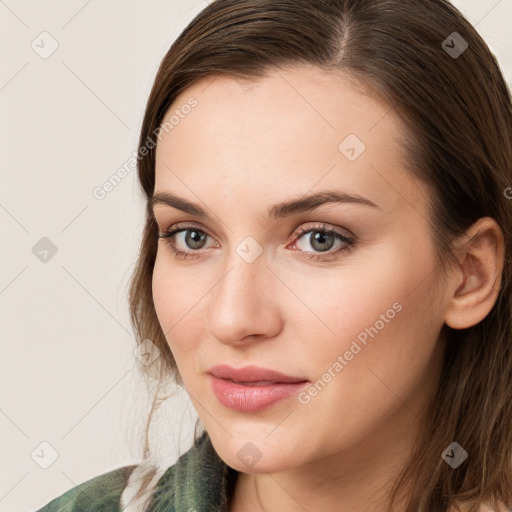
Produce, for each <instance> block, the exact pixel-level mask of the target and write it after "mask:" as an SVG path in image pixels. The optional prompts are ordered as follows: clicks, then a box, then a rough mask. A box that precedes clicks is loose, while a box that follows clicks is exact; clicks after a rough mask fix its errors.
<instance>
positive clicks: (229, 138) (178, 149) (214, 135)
mask: <svg viewBox="0 0 512 512" xmlns="http://www.w3.org/2000/svg"><path fill="white" fill-rule="evenodd" d="M191 100H194V102H195V106H194V108H193V109H189V108H186V109H185V108H183V106H184V105H187V104H190V102H191ZM181 108H183V111H181V112H180V109H181ZM185 112H187V113H185ZM176 114H178V117H179V122H178V123H177V124H173V128H172V130H170V131H169V132H168V133H164V132H162V139H161V140H160V142H159V143H158V145H157V152H156V186H155V190H156V191H160V190H173V191H178V192H182V194H181V195H185V194H186V195H187V197H189V198H190V199H192V196H191V195H190V192H191V190H192V191H193V192H194V193H195V194H196V195H198V196H201V195H206V196H210V197H211V194H212V193H215V194H216V197H217V198H219V199H220V198H222V197H229V196H231V197H233V196H237V195H240V194H245V196H250V198H249V197H245V198H244V200H245V201H250V200H254V202H256V201H260V200H261V198H267V199H268V202H269V203H270V202H277V201H279V200H282V199H283V194H290V195H291V196H296V195H297V194H300V193H306V192H311V191H313V192H314V191H315V189H319V190H320V189H322V190H324V189H325V188H328V187H336V188H337V189H339V188H344V189H346V190H347V191H348V192H353V193H358V194H363V193H364V195H366V197H368V198H369V199H370V200H372V201H374V202H376V203H377V204H380V205H381V207H382V208H383V209H384V210H392V209H394V208H395V207H396V206H398V204H399V203H400V202H403V201H404V199H407V200H408V201H410V202H413V201H417V200H420V199H419V197H417V194H418V192H420V190H419V189H418V187H419V183H417V182H416V181H415V179H414V178H413V177H412V175H411V174H410V173H409V172H408V171H407V170H406V169H405V166H404V162H403V161H402V156H401V151H400V149H399V145H398V143H399V138H400V137H401V136H403V134H404V128H403V125H402V123H401V122H400V119H399V118H398V116H396V115H395V113H394V111H393V110H391V109H390V107H389V106H388V105H387V104H386V103H384V102H382V101H381V100H380V99H379V98H378V97H377V96H376V95H375V94H374V93H373V92H372V90H371V89H370V88H369V87H366V86H365V85H364V84H361V83H360V82H358V81H356V80H354V79H353V78H351V77H349V76H348V75H345V74H343V73H341V72H333V71H325V70H321V69H319V68H316V67H309V66H302V67H289V68H285V69H280V70H275V71H272V72H270V73H269V74H268V75H267V76H265V77H263V78H258V79H256V80H250V81H249V80H239V79H236V78H234V77H229V76H220V75H211V76H208V77H205V78H203V79H202V80H200V81H199V82H197V83H195V84H194V85H192V86H191V87H189V88H187V89H186V90H184V91H183V92H182V93H181V94H180V95H179V96H178V97H177V98H176V100H175V101H174V103H173V105H172V107H171V108H170V109H169V110H168V112H167V113H166V116H165V118H164V121H163V123H165V122H166V120H168V119H169V118H170V116H172V115H175V116H176ZM179 114H181V115H179ZM187 188H188V190H187ZM420 188H421V187H420ZM249 192H250V194H249ZM273 200H275V201H273Z"/></svg>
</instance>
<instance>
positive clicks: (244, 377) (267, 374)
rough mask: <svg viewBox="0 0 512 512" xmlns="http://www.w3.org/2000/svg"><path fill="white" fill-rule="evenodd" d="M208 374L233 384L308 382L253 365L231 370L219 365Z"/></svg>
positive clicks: (228, 367) (230, 367) (227, 366)
mask: <svg viewBox="0 0 512 512" xmlns="http://www.w3.org/2000/svg"><path fill="white" fill-rule="evenodd" d="M209 372H210V373H211V374H212V375H213V376H214V377H218V378H219V379H231V380H232V381H234V382H257V381H268V382H276V383H279V382H280V383H283V382H286V383H296V382H304V381H307V380H308V379H306V378H305V377H291V376H289V375H285V374H284V373H281V372H278V371H275V370H271V369H269V368H262V367H260V366H255V365H249V366H244V367H243V368H233V367H232V366H229V365H227V364H219V365H216V366H213V367H212V368H210V370H209Z"/></svg>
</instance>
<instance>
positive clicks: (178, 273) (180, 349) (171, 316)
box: [152, 248, 211, 366]
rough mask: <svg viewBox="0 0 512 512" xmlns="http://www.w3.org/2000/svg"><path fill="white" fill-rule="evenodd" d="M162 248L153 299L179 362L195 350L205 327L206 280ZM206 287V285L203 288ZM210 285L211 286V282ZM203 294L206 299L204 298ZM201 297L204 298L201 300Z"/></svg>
mask: <svg viewBox="0 0 512 512" xmlns="http://www.w3.org/2000/svg"><path fill="white" fill-rule="evenodd" d="M169 257H170V256H169V255H168V254H166V252H165V248H160V249H159V251H158V253H157V257H156V261H155V265H154V269H153V277H152V290H153V303H154V305H155V311H156V314H157V317H158V321H159V323H160V326H161V328H162V330H163V332H164V334H165V337H166V339H167V343H168V344H169V347H170V349H171V351H172V353H173V355H174V357H175V359H176V363H177V364H178V366H179V365H180V361H181V360H182V359H183V358H184V357H186V356H187V354H194V352H196V351H197V349H198V344H199V341H198V340H200V339H201V337H202V330H203V328H204V321H202V320H201V318H205V316H204V314H205V312H204V311H202V308H203V307H204V305H205V304H206V301H205V298H204V295H205V293H206V292H207V290H208V288H209V287H208V286H207V284H206V283H205V282H204V281H203V280H201V279H198V278H194V277H193V274H191V272H190V271H183V270H180V269H179V268H178V267H177V266H176V265H173V264H172V263H171V262H170V261H168V258H169ZM203 288H204V289H203ZM210 288H211V286H210ZM202 298H203V299H202ZM201 299H202V300H201Z"/></svg>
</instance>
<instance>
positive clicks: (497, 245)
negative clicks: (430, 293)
mask: <svg viewBox="0 0 512 512" xmlns="http://www.w3.org/2000/svg"><path fill="white" fill-rule="evenodd" d="M460 251H461V256H460V259H459V264H458V266H457V268H456V269H455V270H454V271H453V278H452V284H451V285H450V287H449V288H448V290H447V292H448V293H449V294H450V297H449V300H448V305H447V308H446V311H445V323H446V324H447V325H448V326H449V327H452V328H453V329H466V328H468V327H471V326H473V325H476V324H477V323H479V322H480V321H481V320H483V319H484V318H485V317H486V316H487V315H488V314H489V312H490V311H491V309H492V307H493V306H494V304H495V302H496V299H497V297H498V292H499V289H500V284H501V275H502V271H503V264H504V239H503V232H502V230H501V228H500V226H499V225H498V223H497V222H496V221H495V220H494V219H492V218H490V217H483V218H481V219H479V220H478V221H477V222H475V224H473V225H472V226H471V227H470V228H469V229H468V230H467V232H466V235H465V236H464V239H463V240H462V246H461V248H460Z"/></svg>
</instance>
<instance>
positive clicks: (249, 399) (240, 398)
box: [210, 375, 309, 412]
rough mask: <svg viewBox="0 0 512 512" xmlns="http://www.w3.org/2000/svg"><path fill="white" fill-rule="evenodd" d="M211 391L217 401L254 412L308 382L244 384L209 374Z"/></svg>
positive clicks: (300, 388) (227, 405)
mask: <svg viewBox="0 0 512 512" xmlns="http://www.w3.org/2000/svg"><path fill="white" fill-rule="evenodd" d="M210 379H211V383H212V387H213V392H214V393H215V396H216V397H217V399H218V400H219V402H220V403H221V404H223V405H225V406H226V407H229V408H230V409H233V410H235V411H239V412H256V411H261V410H262V409H265V408H266V407H268V406H269V405H271V404H273V403H275V402H277V401H279V400H283V399H284V398H288V397H290V396H293V395H295V394H297V393H299V392H300V391H301V390H302V389H303V388H304V387H306V386H307V385H308V384H309V382H307V381H304V382H296V383H286V382H279V383H277V384H269V385H268V386H246V385H244V384H237V383H235V382H233V381H231V380H227V379H219V378H218V377H214V376H213V375H210Z"/></svg>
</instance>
